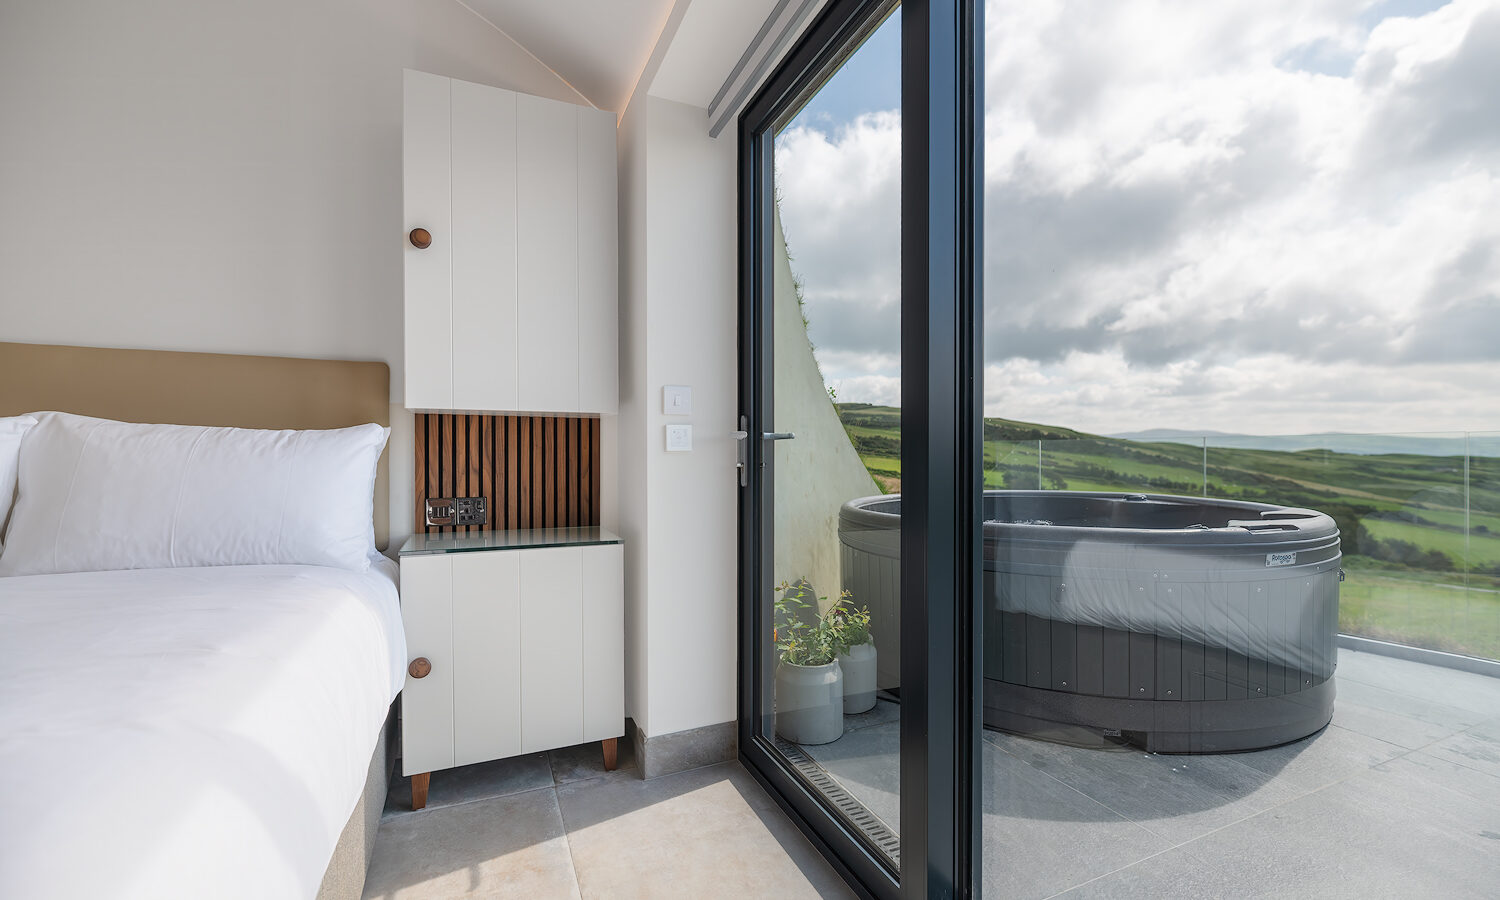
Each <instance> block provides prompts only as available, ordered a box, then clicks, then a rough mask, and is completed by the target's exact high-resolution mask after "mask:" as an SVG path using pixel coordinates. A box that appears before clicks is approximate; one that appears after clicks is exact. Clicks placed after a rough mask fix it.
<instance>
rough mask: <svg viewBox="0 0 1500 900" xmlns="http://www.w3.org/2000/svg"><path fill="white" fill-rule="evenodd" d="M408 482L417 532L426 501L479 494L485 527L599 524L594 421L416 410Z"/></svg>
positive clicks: (422, 527)
mask: <svg viewBox="0 0 1500 900" xmlns="http://www.w3.org/2000/svg"><path fill="white" fill-rule="evenodd" d="M414 440H415V443H416V448H415V449H416V452H415V457H416V458H415V463H416V466H415V469H416V470H415V472H414V473H413V485H414V487H415V491H414V494H415V498H416V504H417V509H416V523H415V525H416V528H417V530H419V531H428V532H439V531H459V532H471V531H472V532H477V531H481V530H483V529H481V528H477V527H475V528H469V527H462V528H454V527H443V526H437V525H433V526H428V525H427V524H426V523H425V511H426V506H425V504H426V500H427V498H428V497H484V498H485V502H486V504H487V506H488V507H489V515H490V524H489V525H488V526H486V527H487V528H491V529H496V530H503V529H515V528H563V527H569V526H575V525H597V524H599V491H600V483H599V420H598V419H595V418H567V417H562V416H555V417H554V416H482V415H459V414H442V413H418V414H417V417H416V429H415V434H414Z"/></svg>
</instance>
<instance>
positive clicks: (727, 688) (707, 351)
mask: <svg viewBox="0 0 1500 900" xmlns="http://www.w3.org/2000/svg"><path fill="white" fill-rule="evenodd" d="M706 119H707V113H706V111H705V110H703V109H701V108H698V107H693V106H687V105H684V104H680V103H674V102H672V101H668V100H661V99H658V98H655V97H647V96H644V95H643V94H641V93H638V94H637V95H636V97H634V98H633V99H632V102H631V105H630V107H628V108H627V111H626V113H625V118H624V120H623V122H622V127H621V160H622V164H621V166H622V167H621V184H622V185H626V184H627V181H629V185H630V186H628V187H623V188H622V193H621V209H622V213H621V234H622V235H625V236H626V237H625V242H624V245H623V247H622V254H621V271H622V283H623V285H624V288H623V297H622V306H621V336H622V346H621V381H622V383H621V414H620V433H621V452H620V466H621V473H620V478H621V503H620V516H621V528H622V529H623V530H624V532H625V535H626V537H627V540H630V541H632V542H633V545H634V546H633V550H632V551H631V556H630V563H629V566H628V568H630V570H631V571H630V574H629V575H628V577H627V586H626V593H627V613H626V615H627V632H628V635H627V653H626V657H627V659H628V660H633V661H634V662H633V664H632V665H631V672H632V678H633V679H635V683H633V684H631V685H629V687H628V688H627V690H628V696H629V697H630V698H631V701H630V707H629V708H630V713H631V715H632V716H634V717H635V719H636V722H637V723H638V724H639V725H640V726H641V728H642V729H643V730H644V731H645V733H646V734H647V735H648V736H651V735H660V734H668V733H671V732H676V731H683V730H686V729H690V728H697V727H700V726H704V725H712V724H717V723H721V722H728V721H731V720H733V719H734V718H735V685H736V662H735V660H736V640H735V636H736V603H737V600H736V581H737V575H736V545H735V541H736V527H737V526H736V504H737V495H736V492H737V491H738V490H739V488H738V487H737V484H738V482H737V480H736V477H735V469H734V461H735V446H734V441H733V440H732V439H731V438H730V436H729V433H730V432H731V431H733V430H735V429H736V428H737V427H738V424H737V418H738V399H737V373H736V331H737V326H736V309H737V306H736V284H737V275H736V257H735V246H736V245H735V234H736V213H735V203H736V198H735V154H736V148H735V144H734V140H733V139H732V138H728V137H726V138H721V139H719V140H711V139H709V137H708V136H707V129H706ZM642 156H643V157H644V160H642V158H641V157H642ZM627 170H628V174H627ZM642 221H644V226H645V227H644V229H642V228H641V227H640V226H641V224H642ZM667 384H683V385H690V386H691V387H692V389H693V413H692V415H691V416H689V417H686V418H683V417H679V416H665V415H663V414H662V411H661V409H662V407H661V389H662V386H663V385H667ZM668 422H674V423H678V422H685V423H688V424H691V425H692V426H693V450H692V452H690V453H668V452H666V449H665V439H664V433H663V428H664V426H665V425H666V424H667V423H668ZM627 495H628V496H627ZM642 660H644V671H641V668H642V667H641V661H642Z"/></svg>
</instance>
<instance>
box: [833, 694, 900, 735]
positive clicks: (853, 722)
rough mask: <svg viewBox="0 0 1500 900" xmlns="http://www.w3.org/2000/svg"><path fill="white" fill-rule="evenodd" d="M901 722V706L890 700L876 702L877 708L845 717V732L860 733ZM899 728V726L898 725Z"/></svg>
mask: <svg viewBox="0 0 1500 900" xmlns="http://www.w3.org/2000/svg"><path fill="white" fill-rule="evenodd" d="M900 721H901V704H899V703H892V702H891V701H889V700H876V701H875V706H874V707H873V708H872V709H868V710H866V711H865V712H862V713H855V714H854V715H852V716H844V730H845V731H858V730H859V729H861V728H870V727H872V726H875V725H888V724H890V723H892V722H896V723H899V722H900ZM898 727H899V725H898Z"/></svg>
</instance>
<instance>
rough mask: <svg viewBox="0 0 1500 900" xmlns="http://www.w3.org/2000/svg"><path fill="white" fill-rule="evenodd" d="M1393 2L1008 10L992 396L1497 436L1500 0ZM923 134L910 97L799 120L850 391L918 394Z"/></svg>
mask: <svg viewBox="0 0 1500 900" xmlns="http://www.w3.org/2000/svg"><path fill="white" fill-rule="evenodd" d="M1371 8H1372V4H1371V3H1369V2H1368V0H1324V2H1295V0H1263V2H1249V0H1244V2H1234V3H1209V4H1193V3H1165V2H1151V0H1135V2H1122V3H1115V4H1098V3H1092V2H1084V0H1078V2H1061V0H1059V2H1053V3H1048V4H1016V3H1002V2H990V3H988V4H987V8H986V55H987V58H988V64H987V66H986V71H985V90H986V101H987V105H988V109H987V111H986V116H985V122H984V134H985V153H986V159H985V185H986V191H985V197H986V210H985V219H986V222H985V228H986V235H985V241H986V246H985V279H986V333H987V340H986V356H987V368H986V409H987V411H988V412H989V413H990V414H992V415H1005V416H1008V417H1011V418H1018V419H1028V420H1032V421H1041V422H1045V423H1049V424H1056V425H1065V426H1070V427H1075V428H1080V429H1084V430H1095V431H1121V430H1137V429H1141V428H1149V427H1157V426H1170V427H1179V428H1212V429H1217V430H1232V431H1259V432H1265V433H1271V432H1282V433H1297V432H1314V431H1323V430H1329V429H1345V430H1355V431H1425V430H1445V429H1457V428H1469V429H1476V430H1493V429H1496V428H1500V391H1497V390H1495V387H1496V386H1500V334H1493V335H1489V336H1487V337H1488V338H1489V339H1486V337H1485V336H1478V334H1476V333H1482V332H1483V331H1485V330H1488V329H1500V90H1496V85H1497V84H1500V0H1453V2H1451V3H1448V4H1447V5H1445V6H1442V7H1441V8H1438V9H1436V10H1433V11H1432V12H1430V13H1428V14H1426V15H1421V16H1415V17H1408V18H1387V19H1384V20H1381V21H1379V22H1377V23H1375V24H1374V27H1373V28H1372V27H1370V25H1369V23H1368V21H1367V18H1368V16H1369V13H1370V10H1371ZM1362 17H1365V18H1362ZM1362 22H1363V23H1364V24H1362ZM899 151H900V121H899V117H898V116H897V115H896V114H895V113H891V112H882V113H878V114H871V115H865V116H860V117H859V118H857V119H855V120H854V121H853V122H849V123H845V124H844V125H843V126H840V127H830V126H828V125H827V124H826V123H811V124H804V123H793V126H792V127H791V128H790V129H788V131H787V132H785V133H783V135H782V136H781V137H780V138H779V141H778V147H777V167H778V177H779V188H780V194H781V197H782V200H781V204H782V216H783V223H784V226H785V229H786V233H787V239H788V243H789V247H790V249H791V252H792V255H793V257H794V262H793V268H794V270H795V271H797V272H798V273H799V274H800V275H801V276H802V278H803V279H804V283H805V289H804V290H805V295H806V298H807V308H806V309H807V315H808V318H809V320H810V323H811V325H810V327H811V335H812V339H813V342H814V344H815V345H816V346H817V347H818V356H819V360H820V363H821V365H822V366H823V370H824V374H825V376H826V377H827V378H828V380H829V382H830V383H831V384H835V385H840V384H841V385H842V387H840V388H839V393H840V397H841V398H844V399H858V400H870V401H872V402H892V399H891V398H893V397H894V396H896V395H898V393H899V392H898V391H897V390H895V389H894V388H893V386H892V385H893V383H894V379H895V378H896V377H897V376H898V375H899V370H898V365H897V363H898V360H897V359H896V358H895V357H894V354H895V353H896V352H897V351H898V350H899V342H898V337H899V318H898V312H899V310H898V303H897V293H898V290H899V241H898V238H899V234H898V231H897V229H898V227H899V226H898V223H899V202H900V199H899V160H900V156H899ZM861 391H868V392H869V393H868V395H860V393H859V392H861ZM877 394H878V399H877Z"/></svg>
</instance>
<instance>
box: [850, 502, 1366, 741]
mask: <svg viewBox="0 0 1500 900" xmlns="http://www.w3.org/2000/svg"><path fill="white" fill-rule="evenodd" d="M900 515H901V498H900V497H899V496H898V495H890V496H882V497H866V498H862V499H859V500H852V501H850V502H849V503H847V504H845V505H844V507H843V509H842V510H841V512H840V515H839V538H840V542H841V543H842V554H843V557H842V569H843V577H844V587H845V589H847V590H850V591H852V592H853V594H854V600H855V602H857V603H860V604H867V605H868V606H869V607H870V609H871V612H872V613H873V614H874V621H873V623H872V629H871V630H872V632H873V634H874V635H875V640H876V646H877V647H878V648H879V651H880V686H881V687H882V688H886V689H892V688H898V687H899V675H898V673H899V670H900V653H899V646H898V643H899V642H898V640H896V639H895V638H896V636H898V635H899V634H900V626H899V621H900V600H899V596H900V594H899V580H900V574H899V573H900V568H899V563H898V554H899V544H900V531H899V528H900ZM984 518H985V523H984V625H985V659H984V674H985V692H984V694H985V696H984V707H985V724H986V725H987V726H990V727H993V728H999V729H1003V730H1007V731H1015V732H1019V733H1026V734H1042V735H1048V736H1054V737H1061V738H1063V739H1067V740H1075V741H1076V740H1085V739H1098V740H1106V739H1108V740H1124V741H1128V742H1132V743H1136V744H1139V745H1141V746H1143V747H1145V748H1146V749H1149V750H1153V751H1161V752H1169V753H1170V752H1176V753H1182V752H1189V753H1196V752H1217V751H1230V750H1249V749H1256V748H1260V747H1268V746H1273V745H1275V744H1280V743H1285V742H1287V741H1291V740H1296V739H1297V738H1301V737H1305V736H1307V735H1309V734H1312V733H1313V732H1315V731H1317V730H1318V729H1320V728H1322V727H1323V726H1324V725H1326V724H1328V720H1329V718H1330V717H1331V716H1332V714H1333V695H1334V684H1333V679H1332V676H1333V668H1334V662H1335V652H1336V651H1335V638H1336V635H1337V631H1338V592H1339V580H1340V570H1339V561H1340V553H1339V533H1338V528H1337V526H1335V524H1334V522H1333V520H1332V519H1331V518H1330V517H1329V516H1327V515H1324V514H1323V513H1319V512H1315V511H1313V510H1308V509H1294V508H1289V507H1279V506H1269V505H1266V504H1260V503H1244V502H1237V501H1228V500H1207V499H1203V498H1194V497H1170V496H1158V495H1144V494H1108V493H1079V492H1066V491H988V492H986V493H985V498H984Z"/></svg>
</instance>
